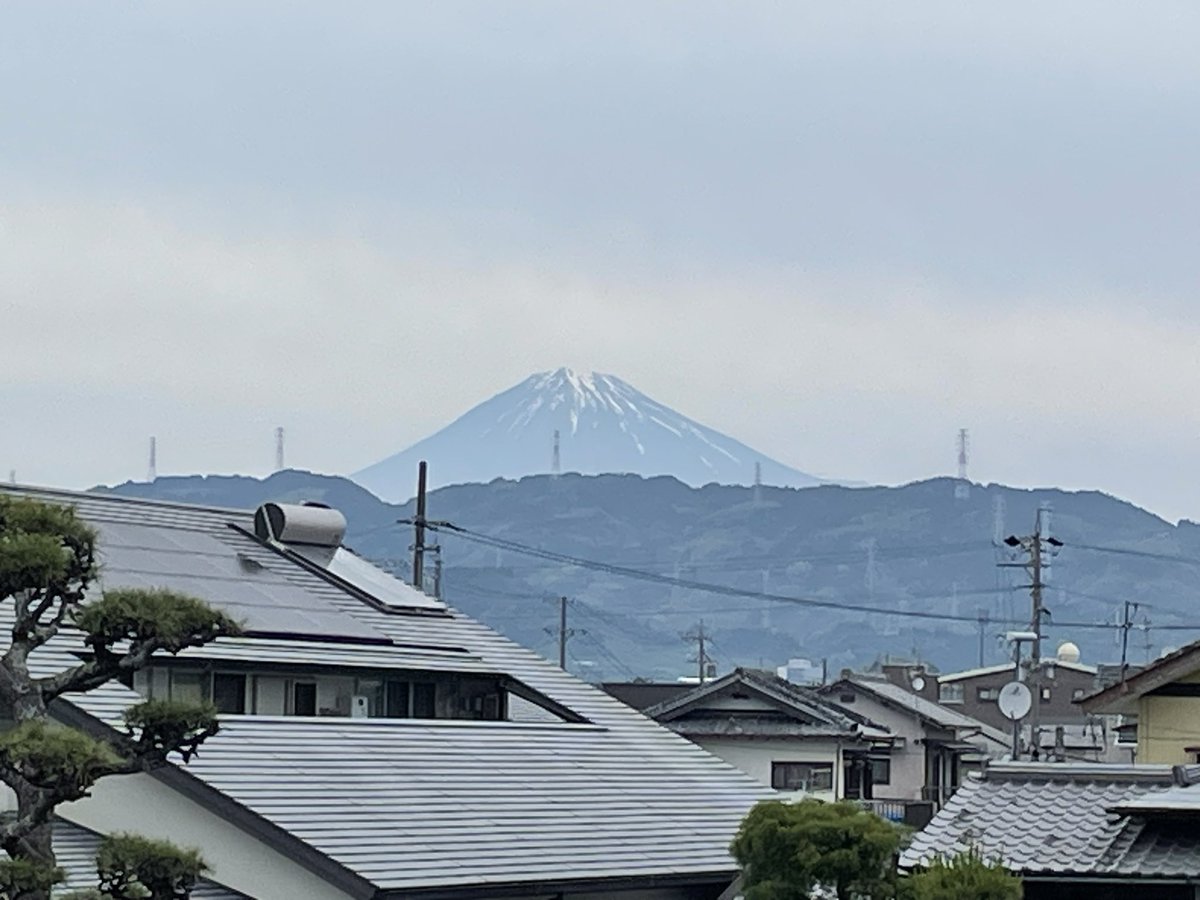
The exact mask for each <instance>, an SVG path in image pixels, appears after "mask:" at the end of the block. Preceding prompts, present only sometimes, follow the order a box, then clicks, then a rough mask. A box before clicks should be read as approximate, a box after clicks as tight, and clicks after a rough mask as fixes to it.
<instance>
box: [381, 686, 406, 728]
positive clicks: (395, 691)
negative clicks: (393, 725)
mask: <svg viewBox="0 0 1200 900" xmlns="http://www.w3.org/2000/svg"><path fill="white" fill-rule="evenodd" d="M409 688H410V685H409V683H408V682H407V681H389V682H388V683H387V687H386V697H385V701H384V712H383V714H384V715H385V716H387V717H388V718H389V719H407V718H408V717H409V716H411V715H412V705H411V702H410V700H409Z"/></svg>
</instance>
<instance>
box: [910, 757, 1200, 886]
mask: <svg viewBox="0 0 1200 900" xmlns="http://www.w3.org/2000/svg"><path fill="white" fill-rule="evenodd" d="M1176 777H1177V776H1176V773H1174V772H1173V771H1172V770H1171V768H1170V767H1168V766H1100V765H1073V764H1069V763H1057V764H1043V765H1037V764H1019V763H1018V764H1012V763H1008V764H998V765H993V766H991V767H990V768H989V769H988V770H987V771H985V772H984V773H983V774H982V775H977V776H972V777H971V778H970V779H969V780H968V781H967V783H966V784H965V785H964V786H963V787H962V788H961V789H960V790H959V791H958V793H956V794H955V795H954V797H952V798H951V800H950V802H949V803H947V804H946V806H945V807H944V808H943V809H942V810H941V812H939V813H938V814H937V815H936V816H935V817H934V819H933V821H932V822H930V823H929V825H928V826H926V828H925V829H924V830H923V831H921V832H919V833H918V834H917V835H916V836H915V837H914V838H913V841H912V844H911V845H910V846H909V847H908V849H907V850H905V851H904V853H903V855H902V857H901V861H900V863H901V866H903V867H905V868H914V867H919V866H922V865H926V864H928V863H929V862H930V861H931V860H932V859H933V858H935V857H937V856H939V855H952V854H954V853H956V852H958V851H960V850H964V849H966V848H967V847H969V846H974V847H976V848H977V849H979V850H980V851H981V852H983V853H984V854H985V855H986V856H989V857H998V858H999V859H1001V860H1002V861H1003V863H1004V865H1005V866H1006V867H1007V868H1009V869H1010V870H1012V871H1015V872H1020V873H1022V874H1025V875H1042V876H1054V875H1059V876H1067V875H1070V876H1079V877H1089V876H1093V877H1094V876H1110V877H1115V876H1128V875H1140V876H1143V877H1162V878H1172V877H1173V878H1178V877H1188V878H1196V877H1200V816H1195V817H1191V818H1188V819H1180V818H1178V817H1175V818H1161V817H1157V816H1154V815H1153V814H1152V813H1147V814H1145V815H1123V814H1121V813H1119V812H1114V811H1113V810H1114V809H1121V808H1129V807H1131V806H1138V807H1141V808H1144V809H1148V810H1153V809H1156V808H1157V805H1158V804H1157V803H1156V801H1159V800H1161V799H1163V798H1168V797H1170V796H1172V795H1174V794H1177V793H1178V791H1179V790H1181V789H1179V788H1174V789H1173V788H1172V785H1173V784H1174V779H1175V778H1176ZM1183 790H1194V789H1193V788H1189V789H1183ZM1197 811H1200V809H1198V810H1197Z"/></svg>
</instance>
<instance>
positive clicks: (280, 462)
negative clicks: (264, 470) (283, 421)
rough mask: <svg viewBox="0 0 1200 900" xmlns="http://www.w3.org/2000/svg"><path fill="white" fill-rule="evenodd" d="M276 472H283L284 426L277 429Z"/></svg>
mask: <svg viewBox="0 0 1200 900" xmlns="http://www.w3.org/2000/svg"><path fill="white" fill-rule="evenodd" d="M275 471H276V472H282V471H283V426H282V425H281V426H279V427H278V428H276V429H275Z"/></svg>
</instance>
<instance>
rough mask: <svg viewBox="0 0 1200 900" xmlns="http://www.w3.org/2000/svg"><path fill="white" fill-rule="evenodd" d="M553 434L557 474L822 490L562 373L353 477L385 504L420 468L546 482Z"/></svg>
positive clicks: (463, 477) (544, 376) (623, 393)
mask: <svg viewBox="0 0 1200 900" xmlns="http://www.w3.org/2000/svg"><path fill="white" fill-rule="evenodd" d="M555 432H557V433H558V436H559V437H558V441H559V456H560V459H561V469H562V471H564V472H578V473H580V474H584V475H600V474H607V473H633V474H637V475H643V476H654V475H671V476H674V477H675V478H678V479H679V480H680V481H682V482H684V483H686V484H690V485H693V486H701V485H705V484H709V483H712V482H717V483H719V484H741V485H749V484H753V483H754V478H755V465H756V464H757V465H758V466H760V467H761V471H762V481H763V483H764V484H769V485H776V486H780V487H808V486H812V485H816V484H822V483H826V482H825V481H824V480H823V479H820V478H817V477H815V476H813V475H809V474H806V473H805V472H801V471H798V470H797V469H793V468H791V467H790V466H786V465H784V464H783V463H780V462H777V461H775V460H773V459H770V458H769V457H767V456H765V455H763V454H762V453H759V452H758V451H757V450H754V449H752V448H750V447H747V446H746V445H745V444H743V443H741V442H739V441H735V440H734V439H733V438H731V437H728V436H726V435H724V434H721V433H720V432H718V431H714V430H713V429H711V428H707V427H705V426H704V425H701V424H700V423H699V422H696V421H694V420H692V419H689V418H688V417H687V416H685V415H683V414H682V413H680V412H676V411H675V410H673V409H671V408H670V407H668V406H664V405H663V404H662V403H659V402H657V401H655V400H652V399H651V398H649V397H647V396H646V395H645V394H643V393H641V392H640V391H638V390H637V389H636V388H634V387H633V386H632V385H630V384H629V383H627V382H625V381H622V380H621V379H620V378H617V377H615V376H613V375H603V374H600V373H596V372H593V373H592V374H590V375H585V374H582V373H576V372H573V371H572V370H570V369H558V370H556V371H554V372H542V373H539V374H537V375H531V376H530V377H529V378H527V379H525V380H524V381H523V382H521V383H520V384H518V385H515V386H514V387H512V388H509V389H508V390H506V391H504V392H503V393H500V394H497V395H496V396H495V397H492V398H491V399H490V400H486V401H484V402H483V403H481V404H479V405H478V406H476V407H474V408H473V409H471V410H470V411H468V412H467V413H466V414H464V415H463V416H461V417H460V418H458V419H457V420H455V421H454V422H452V423H451V424H449V425H447V426H446V427H445V428H443V429H442V430H441V431H438V432H437V433H435V434H433V435H430V436H429V437H427V438H425V439H424V440H422V441H419V442H418V443H416V444H413V445H412V446H411V447H409V448H408V449H407V450H402V451H401V452H399V453H397V454H395V455H393V456H389V457H388V458H387V459H384V460H381V461H380V462H377V463H375V464H374V465H371V466H368V467H367V468H365V469H363V470H361V471H359V472H356V473H355V474H353V475H352V476H351V478H353V480H354V481H356V482H357V483H358V484H360V485H362V486H363V487H365V488H366V489H367V490H369V491H371V492H373V493H375V494H377V495H378V496H380V497H382V498H384V499H385V500H391V501H396V502H400V501H404V500H407V499H408V498H409V497H411V496H412V494H413V487H414V484H415V479H416V471H417V463H418V462H419V461H420V460H422V459H425V460H428V461H429V464H430V472H429V475H430V487H437V486H442V485H448V484H465V483H473V482H476V483H486V482H489V481H492V480H493V479H495V478H501V477H502V478H512V479H519V478H521V477H522V476H525V475H538V474H546V473H548V472H550V471H552V468H553V463H554V440H555V437H554V436H555Z"/></svg>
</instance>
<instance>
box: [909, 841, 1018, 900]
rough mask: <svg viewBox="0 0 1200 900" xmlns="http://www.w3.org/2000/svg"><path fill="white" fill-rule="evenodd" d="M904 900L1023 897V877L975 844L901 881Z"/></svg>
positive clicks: (983, 899)
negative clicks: (989, 857)
mask: <svg viewBox="0 0 1200 900" xmlns="http://www.w3.org/2000/svg"><path fill="white" fill-rule="evenodd" d="M901 883H902V890H901V896H902V897H903V900H1021V897H1022V895H1023V893H1024V891H1023V889H1022V887H1021V879H1019V878H1017V877H1016V876H1015V875H1013V874H1012V873H1011V872H1009V871H1008V870H1007V869H1005V868H1004V866H1003V865H1001V864H1000V862H999V861H998V860H988V859H985V858H984V856H983V854H982V853H980V852H979V850H977V849H976V848H974V847H971V848H968V849H966V850H964V851H962V852H961V853H958V854H956V855H954V856H951V857H946V858H943V857H938V858H937V859H935V860H934V861H933V862H932V863H930V865H929V867H928V868H926V869H924V870H921V871H917V872H914V873H912V874H911V875H909V876H908V877H907V878H904V879H903V880H902V882H901Z"/></svg>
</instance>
